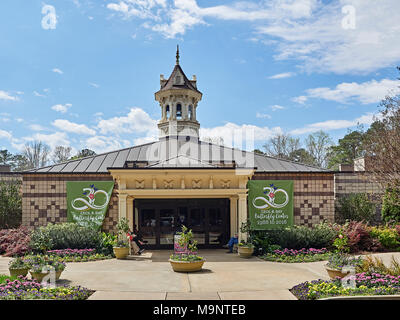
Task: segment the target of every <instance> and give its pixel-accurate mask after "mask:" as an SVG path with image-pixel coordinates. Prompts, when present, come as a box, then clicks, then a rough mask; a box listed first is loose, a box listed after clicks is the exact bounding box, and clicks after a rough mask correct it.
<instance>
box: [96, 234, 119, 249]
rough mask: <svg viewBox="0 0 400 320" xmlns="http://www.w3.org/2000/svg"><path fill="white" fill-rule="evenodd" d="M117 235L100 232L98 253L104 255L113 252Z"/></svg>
mask: <svg viewBox="0 0 400 320" xmlns="http://www.w3.org/2000/svg"><path fill="white" fill-rule="evenodd" d="M117 238H118V236H117V235H113V234H110V233H105V232H102V233H101V244H100V250H98V251H99V253H101V254H104V255H112V254H113V246H114V244H115V243H116V241H117Z"/></svg>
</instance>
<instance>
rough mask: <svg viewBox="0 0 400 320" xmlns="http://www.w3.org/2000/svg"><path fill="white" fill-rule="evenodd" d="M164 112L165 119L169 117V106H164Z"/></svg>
mask: <svg viewBox="0 0 400 320" xmlns="http://www.w3.org/2000/svg"><path fill="white" fill-rule="evenodd" d="M165 114H166V117H167V119H169V115H170V112H169V106H167V107H166V108H165Z"/></svg>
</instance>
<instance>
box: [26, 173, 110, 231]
mask: <svg viewBox="0 0 400 320" xmlns="http://www.w3.org/2000/svg"><path fill="white" fill-rule="evenodd" d="M112 180H113V179H112V177H111V175H109V174H24V175H23V181H22V196H23V197H22V225H23V226H26V227H28V228H37V227H39V226H45V225H47V224H48V223H59V222H67V191H66V188H67V186H66V182H67V181H112ZM117 222H118V196H117V194H116V193H114V192H113V194H112V196H111V199H110V203H109V207H108V210H107V213H106V217H105V219H104V223H103V227H102V229H103V230H104V231H106V232H115V231H116V224H117Z"/></svg>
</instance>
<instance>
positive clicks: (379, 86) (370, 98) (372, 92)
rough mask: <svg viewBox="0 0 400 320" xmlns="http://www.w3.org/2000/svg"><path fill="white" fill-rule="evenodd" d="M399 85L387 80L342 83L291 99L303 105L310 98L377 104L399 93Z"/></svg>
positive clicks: (310, 91)
mask: <svg viewBox="0 0 400 320" xmlns="http://www.w3.org/2000/svg"><path fill="white" fill-rule="evenodd" d="M399 85H400V82H399V81H397V80H389V79H383V80H381V81H376V80H371V81H367V82H363V83H356V82H351V83H347V82H344V83H341V84H338V85H337V86H336V87H335V88H334V89H331V88H326V87H321V88H314V89H308V90H307V91H306V93H307V95H305V96H300V97H296V98H293V101H295V102H298V103H301V104H304V103H305V102H306V101H307V100H308V99H310V98H318V99H324V100H329V101H336V102H340V103H349V102H352V101H356V102H360V103H362V104H369V103H378V102H379V101H381V100H382V99H384V98H385V96H387V95H391V94H397V93H399V92H400V89H399Z"/></svg>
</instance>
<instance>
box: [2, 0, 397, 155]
mask: <svg viewBox="0 0 400 320" xmlns="http://www.w3.org/2000/svg"><path fill="white" fill-rule="evenodd" d="M54 15H55V17H56V18H55V19H53V17H54ZM389 16H390V19H389V18H388V17H389ZM398 21H400V2H399V1H398V0H381V1H379V4H377V3H376V1H374V0H342V1H320V0H296V1H294V0H269V1H240V2H234V1H201V0H197V1H196V0H175V1H168V0H121V1H120V0H103V1H92V0H48V1H36V0H31V1H26V0H3V1H1V2H0V30H1V35H0V65H1V68H0V75H1V76H0V149H8V150H9V151H11V152H13V153H16V152H19V151H20V150H22V148H23V146H24V144H25V143H26V142H29V141H31V140H33V139H36V140H42V141H44V142H45V143H47V144H49V145H50V146H51V147H52V148H54V147H55V146H57V145H66V146H71V147H72V148H73V150H74V151H76V150H79V149H82V148H90V149H93V150H95V151H97V152H102V151H109V150H115V149H119V148H123V147H128V146H132V145H135V144H140V143H144V142H147V141H151V140H154V139H156V138H157V130H156V123H157V121H158V119H159V117H160V114H161V111H160V107H159V105H158V103H157V102H156V101H155V100H154V92H156V91H157V90H158V89H159V77H160V74H164V75H165V76H166V77H168V76H169V75H170V73H171V72H172V69H173V67H174V64H175V50H176V45H177V44H179V46H180V52H181V66H182V68H183V70H184V71H185V73H186V75H187V76H188V77H189V78H191V76H192V75H193V74H195V75H196V76H197V80H198V88H199V90H200V91H202V92H203V100H202V101H201V102H200V104H199V108H198V120H199V121H200V124H201V128H202V129H201V135H202V137H219V136H221V137H223V138H224V139H225V140H226V141H227V140H229V136H230V135H232V132H233V130H253V132H254V137H255V147H258V148H261V146H262V145H263V144H264V143H266V142H267V141H268V139H269V138H270V137H271V136H273V135H274V134H277V133H282V132H284V133H290V134H292V135H293V136H296V137H300V138H301V139H304V138H305V137H306V136H307V135H308V134H309V133H312V132H315V131H317V130H320V129H322V130H324V131H326V132H328V133H329V134H330V135H331V137H332V138H333V140H334V141H336V140H337V139H338V138H340V137H342V136H343V135H344V134H345V133H346V132H347V130H348V129H355V127H356V126H357V123H360V124H363V125H364V126H365V127H368V125H369V124H370V123H371V121H372V119H373V115H374V114H375V113H376V112H377V110H378V108H377V105H378V103H379V101H380V100H381V99H382V98H383V97H384V96H385V95H386V94H388V93H391V94H394V93H396V92H398V86H399V83H398V81H397V80H396V78H397V77H398V73H397V70H396V69H395V67H396V66H397V65H399V64H400V63H399V62H400V45H399V43H400V32H399V31H400V30H399V27H398ZM378 22H379V23H378Z"/></svg>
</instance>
